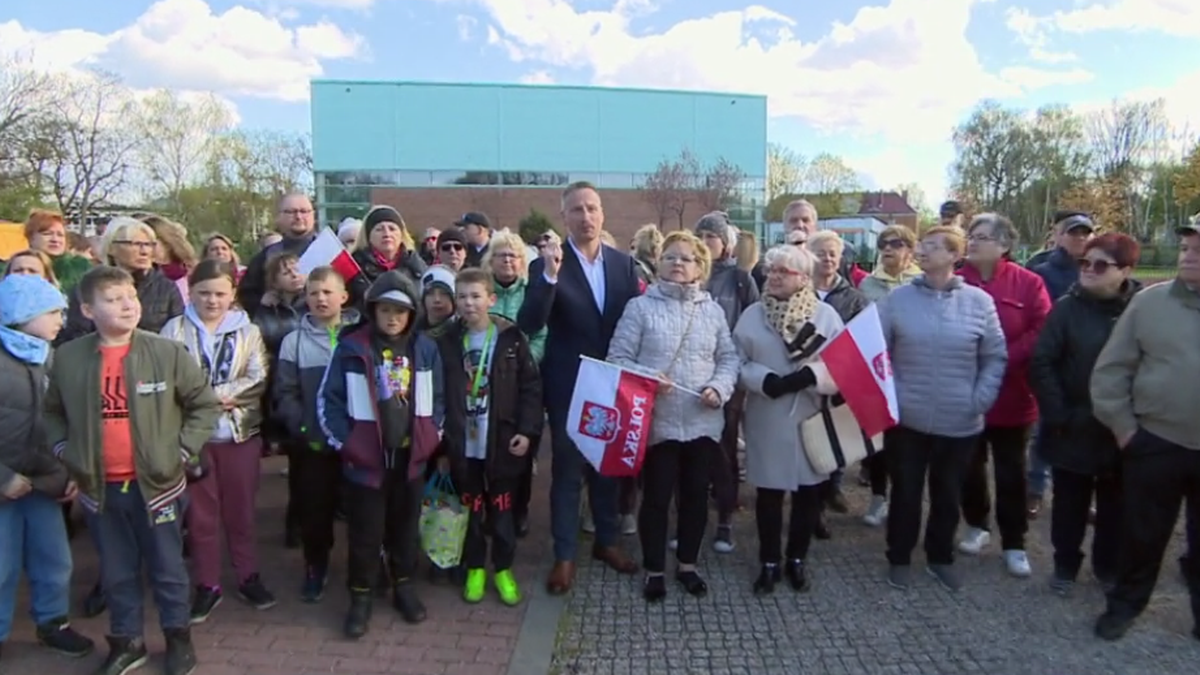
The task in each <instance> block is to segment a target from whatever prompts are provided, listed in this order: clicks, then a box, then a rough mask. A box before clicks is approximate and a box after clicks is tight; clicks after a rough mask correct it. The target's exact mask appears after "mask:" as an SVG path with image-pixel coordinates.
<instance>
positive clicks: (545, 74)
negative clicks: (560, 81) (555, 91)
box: [521, 70, 554, 84]
mask: <svg viewBox="0 0 1200 675" xmlns="http://www.w3.org/2000/svg"><path fill="white" fill-rule="evenodd" d="M521 83H522V84H554V76H553V75H551V74H550V72H549V71H545V70H535V71H533V72H532V73H526V74H525V75H522V76H521Z"/></svg>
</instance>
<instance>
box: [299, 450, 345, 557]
mask: <svg viewBox="0 0 1200 675" xmlns="http://www.w3.org/2000/svg"><path fill="white" fill-rule="evenodd" d="M288 458H289V462H288V463H289V464H291V469H290V470H289V471H288V482H289V483H291V482H292V481H293V480H294V481H295V485H296V487H295V490H296V491H295V498H294V499H292V501H291V503H292V504H294V505H295V507H296V512H297V519H298V520H299V527H300V541H301V542H302V544H303V546H304V563H305V564H306V565H311V566H313V567H318V568H321V569H328V567H329V552H330V551H331V550H332V549H333V521H334V513H335V512H336V511H337V507H338V501H339V494H340V492H341V490H342V483H343V479H342V460H341V457H339V456H338V454H337V453H335V452H330V451H317V450H312V449H308V450H304V449H299V450H295V451H293V452H291V454H289V455H288Z"/></svg>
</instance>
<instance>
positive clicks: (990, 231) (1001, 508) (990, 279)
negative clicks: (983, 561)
mask: <svg viewBox="0 0 1200 675" xmlns="http://www.w3.org/2000/svg"><path fill="white" fill-rule="evenodd" d="M1016 243H1017V229H1016V228H1015V227H1013V224H1012V222H1011V221H1010V220H1009V219H1008V218H1005V217H1004V216H1001V215H998V214H995V213H981V214H979V215H977V216H975V217H974V218H973V219H971V222H970V224H969V225H968V226H967V264H966V265H963V266H962V268H961V269H960V270H959V274H961V275H962V277H963V280H965V281H966V282H967V283H968V284H970V285H971V286H975V287H978V288H981V289H983V290H984V292H986V293H987V294H988V295H990V296H992V301H993V302H994V303H995V305H996V312H997V314H998V315H999V317H1000V328H1001V329H1002V330H1003V331H1004V341H1005V347H1006V349H1007V351H1008V366H1007V369H1006V370H1005V372H1004V381H1003V383H1002V384H1001V385H1000V394H999V396H998V397H997V398H996V403H995V405H993V406H992V408H991V410H989V411H988V412H987V417H986V418H985V423H986V425H985V427H984V429H983V435H982V436H981V437H980V439H979V445H978V447H977V448H976V450H975V453H974V455H973V456H972V459H971V463H970V465H969V466H968V469H967V475H966V480H965V482H964V483H963V493H962V508H963V519H964V520H966V521H967V526H968V527H967V531H966V534H965V535H964V536H963V538H962V541H960V542H959V545H958V550H960V551H962V552H963V553H967V554H970V555H978V554H979V553H980V552H982V551H983V549H984V548H985V547H986V546H987V545H988V543H989V542H990V541H991V534H990V533H989V531H988V529H989V528H988V516H989V515H990V511H991V506H992V505H991V501H992V500H991V496H990V495H989V494H988V492H989V491H988V481H987V460H988V453H989V450H990V452H991V458H992V471H993V473H994V474H995V481H996V524H997V525H998V526H999V528H1000V539H1001V544H1002V549H1003V551H1004V564H1005V566H1006V567H1007V568H1008V572H1009V574H1012V575H1013V576H1017V577H1027V576H1029V575H1030V574H1031V570H1030V568H1029V558H1028V556H1026V555H1025V533H1026V531H1027V530H1028V529H1029V513H1028V512H1027V511H1026V504H1025V496H1026V474H1025V448H1026V447H1027V445H1028V444H1029V434H1030V430H1031V429H1032V427H1033V423H1034V422H1035V421H1036V420H1037V414H1038V410H1037V400H1036V399H1035V398H1034V396H1033V390H1032V389H1031V388H1030V386H1029V360H1030V358H1032V356H1033V346H1034V344H1036V343H1037V338H1038V333H1040V332H1041V330H1042V325H1043V324H1045V323H1046V315H1047V314H1049V313H1050V296H1049V295H1047V294H1046V285H1045V283H1044V282H1043V281H1042V278H1041V277H1040V276H1038V275H1037V274H1035V273H1034V272H1031V271H1029V270H1027V269H1025V268H1024V267H1022V266H1020V265H1018V264H1017V263H1014V262H1012V261H1010V260H1009V259H1008V253H1009V251H1011V250H1012V249H1013V247H1014V246H1015V245H1016Z"/></svg>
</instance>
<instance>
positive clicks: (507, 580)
mask: <svg viewBox="0 0 1200 675" xmlns="http://www.w3.org/2000/svg"><path fill="white" fill-rule="evenodd" d="M495 583H496V592H497V593H499V594H500V602H503V603H504V604H506V605H508V606H509V607H515V606H517V605H519V604H521V589H520V588H518V587H517V580H516V579H515V578H513V573H512V570H501V571H499V572H496V579H495Z"/></svg>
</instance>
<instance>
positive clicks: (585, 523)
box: [579, 509, 596, 534]
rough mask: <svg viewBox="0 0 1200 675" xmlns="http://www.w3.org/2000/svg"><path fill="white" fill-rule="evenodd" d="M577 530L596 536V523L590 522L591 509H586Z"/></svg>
mask: <svg viewBox="0 0 1200 675" xmlns="http://www.w3.org/2000/svg"><path fill="white" fill-rule="evenodd" d="M579 528H580V529H581V530H583V531H584V532H587V533H588V534H596V522H595V521H594V520H592V510H591V509H587V510H586V511H584V512H583V519H582V520H581V522H580V524H579Z"/></svg>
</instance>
